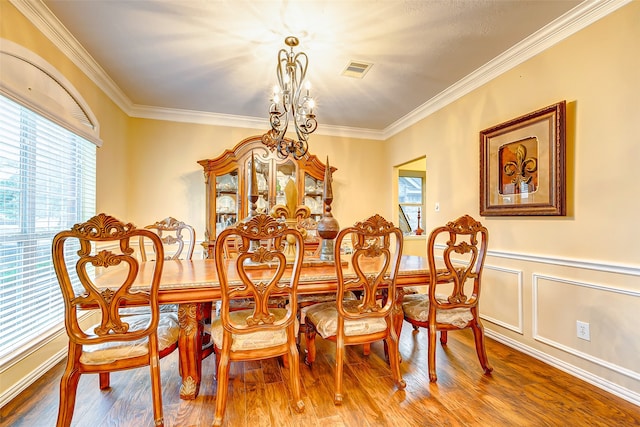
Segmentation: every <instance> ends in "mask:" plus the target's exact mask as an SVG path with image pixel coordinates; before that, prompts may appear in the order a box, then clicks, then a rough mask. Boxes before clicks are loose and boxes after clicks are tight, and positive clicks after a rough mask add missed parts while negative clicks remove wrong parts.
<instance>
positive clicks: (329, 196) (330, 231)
mask: <svg viewBox="0 0 640 427" xmlns="http://www.w3.org/2000/svg"><path fill="white" fill-rule="evenodd" d="M332 179H333V178H332V176H331V166H329V157H328V156H327V164H326V166H325V170H324V206H325V208H324V213H323V215H322V218H321V219H320V221H318V235H319V236H320V237H322V246H321V249H320V259H321V260H323V261H335V257H334V255H333V245H334V240H335V238H336V236H337V235H338V232H339V231H340V225H339V224H338V221H337V220H336V219H335V218H334V217H333V215H332V214H331V203H332V202H333V188H332V186H331V180H332Z"/></svg>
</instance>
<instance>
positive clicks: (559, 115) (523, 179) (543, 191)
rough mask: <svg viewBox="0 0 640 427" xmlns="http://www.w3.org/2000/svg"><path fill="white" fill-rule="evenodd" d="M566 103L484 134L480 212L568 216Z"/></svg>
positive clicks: (494, 128) (481, 213)
mask: <svg viewBox="0 0 640 427" xmlns="http://www.w3.org/2000/svg"><path fill="white" fill-rule="evenodd" d="M565 110H566V101H562V102H558V103H557V104H553V105H550V106H548V107H545V108H542V109H540V110H537V111H534V112H533V113H529V114H526V115H524V116H521V117H517V118H515V119H512V120H509V121H507V122H505V123H501V124H499V125H496V126H492V127H490V128H488V129H485V130H483V131H481V132H480V215H481V216H515V215H556V216H562V215H566V180H565V162H566V158H565V138H566V134H565V124H566V122H565V121H566V118H565Z"/></svg>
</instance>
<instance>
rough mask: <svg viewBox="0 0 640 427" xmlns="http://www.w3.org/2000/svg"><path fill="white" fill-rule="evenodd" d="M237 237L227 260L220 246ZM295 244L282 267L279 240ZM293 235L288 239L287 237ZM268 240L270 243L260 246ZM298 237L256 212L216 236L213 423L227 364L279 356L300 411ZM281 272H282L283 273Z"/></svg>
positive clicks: (221, 405)
mask: <svg viewBox="0 0 640 427" xmlns="http://www.w3.org/2000/svg"><path fill="white" fill-rule="evenodd" d="M236 238H239V240H240V242H241V243H240V244H239V245H238V256H237V257H235V258H233V259H232V260H229V259H228V258H226V256H225V254H224V248H225V246H226V245H227V244H228V242H227V241H228V240H229V239H236ZM287 238H289V239H290V242H291V241H292V242H293V245H295V258H294V260H293V262H292V263H291V264H289V265H287V260H286V257H285V253H284V243H285V240H286V239H287ZM291 239H293V240H291ZM265 241H268V242H270V244H268V245H265V244H260V243H261V242H263V243H264V242H265ZM303 250H304V247H303V237H302V235H301V234H300V232H299V231H298V230H296V229H293V228H287V225H286V224H285V223H284V222H279V221H277V220H276V219H275V218H273V217H271V216H269V215H264V214H260V215H256V216H254V217H252V218H251V219H248V220H246V221H243V222H239V223H237V224H236V225H234V226H231V227H228V228H226V229H224V230H223V231H222V232H221V233H220V235H219V236H218V238H217V239H216V247H215V250H214V256H215V260H216V268H217V271H218V278H219V281H220V291H221V296H222V297H221V299H222V304H221V307H220V314H219V317H217V318H215V319H214V320H213V321H212V323H211V335H212V337H213V343H214V351H215V353H216V372H217V380H218V386H217V396H216V413H215V419H214V425H216V426H219V425H222V420H223V417H224V411H225V407H226V403H227V393H228V387H229V363H230V362H235V361H243V360H256V359H266V358H271V357H278V356H285V357H286V360H287V363H288V366H289V381H290V389H291V393H292V395H293V402H294V409H295V410H296V411H298V412H301V411H303V410H304V402H303V401H302V397H301V384H300V362H299V355H298V348H297V346H296V335H297V332H298V327H299V325H298V322H297V317H296V311H297V307H298V305H297V301H296V299H297V295H296V290H297V287H298V281H299V278H300V269H301V267H302V261H303V257H304V253H303ZM285 272H286V274H285ZM274 296H284V297H286V298H287V299H288V300H289V302H290V304H288V305H287V307H286V308H277V307H272V306H271V305H270V304H269V300H270V299H271V298H272V297H274ZM236 298H241V299H249V300H251V303H252V304H251V308H248V309H245V310H231V301H232V300H234V299H236Z"/></svg>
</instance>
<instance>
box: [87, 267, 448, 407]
mask: <svg viewBox="0 0 640 427" xmlns="http://www.w3.org/2000/svg"><path fill="white" fill-rule="evenodd" d="M234 262H235V260H233V259H230V260H229V261H228V263H227V268H228V274H229V281H230V283H233V281H234V275H235V274H236V273H235V271H236V269H235V266H234V264H233V263H234ZM153 263H154V261H146V262H141V263H140V270H139V273H138V276H137V277H138V278H137V279H136V282H139V283H148V282H149V278H150V276H151V275H152V274H153V267H154V266H153ZM341 263H342V264H343V268H344V271H345V273H344V277H345V279H349V278H352V277H355V272H354V271H353V269H352V266H351V263H350V260H349V258H348V256H347V257H346V258H345V259H343V260H341ZM269 268H272V267H270V266H268V265H266V266H264V267H262V268H260V267H258V268H256V270H255V274H257V275H260V274H261V272H262V273H264V274H265V276H266V275H268V274H269V272H268V269H269ZM120 274H121V273H120ZM118 276H119V273H118V271H117V270H114V271H110V270H105V271H104V272H103V273H101V274H100V275H99V279H100V280H99V282H100V286H109V283H111V282H116V281H118V280H119V277H118ZM235 277H236V278H237V276H235ZM286 278H287V273H285V279H286ZM429 280H430V275H429V269H428V263H427V260H426V258H424V257H420V256H412V255H403V256H402V258H401V261H400V268H399V272H398V276H397V278H396V284H397V286H398V287H400V288H404V287H407V286H425V285H428V284H429ZM443 280H446V279H443ZM438 281H440V279H439V278H438ZM337 286H338V283H337V273H336V265H335V262H333V261H322V260H320V259H319V258H317V259H306V258H305V261H304V262H303V264H302V268H301V272H300V279H299V282H298V287H297V293H298V294H300V295H305V294H317V293H334V292H336V290H337ZM133 287H134V288H135V287H136V283H134V285H133ZM220 298H221V292H220V284H219V280H218V272H217V270H216V264H215V260H214V259H193V260H165V262H164V267H163V270H162V275H161V280H160V289H159V292H158V302H159V304H161V305H162V304H177V305H178V322H179V325H180V336H179V339H178V353H179V367H180V375H181V378H182V385H181V387H180V397H181V398H182V399H186V400H190V399H195V398H196V397H197V396H198V392H199V389H200V382H201V378H202V359H203V358H205V357H206V356H208V355H209V354H211V353H212V352H213V343H212V342H211V336H210V334H209V333H208V331H207V330H206V326H207V323H208V322H210V320H211V315H212V304H213V302H215V301H219V300H220ZM399 313H400V314H399V315H400V316H401V315H402V314H401V310H399ZM398 323H399V324H400V325H401V324H402V320H401V319H399V322H398ZM400 327H401V326H400ZM399 332H400V330H399V329H398V333H399Z"/></svg>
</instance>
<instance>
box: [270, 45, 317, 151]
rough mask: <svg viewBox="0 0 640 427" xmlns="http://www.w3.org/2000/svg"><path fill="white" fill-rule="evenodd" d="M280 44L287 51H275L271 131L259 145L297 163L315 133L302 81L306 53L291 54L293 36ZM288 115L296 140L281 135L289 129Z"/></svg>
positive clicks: (306, 85) (311, 103)
mask: <svg viewBox="0 0 640 427" xmlns="http://www.w3.org/2000/svg"><path fill="white" fill-rule="evenodd" d="M284 43H285V44H286V45H287V46H289V47H290V48H291V50H290V51H287V50H286V49H280V51H279V52H278V67H277V69H276V73H277V75H278V84H277V85H275V86H274V88H273V96H272V98H271V107H269V122H270V124H271V129H270V130H269V131H268V132H267V133H265V134H264V135H263V136H262V142H263V143H264V144H265V145H267V146H269V147H270V148H271V150H274V149H276V150H277V153H278V157H280V158H282V159H285V158H287V157H288V156H290V155H291V156H293V158H294V159H296V160H299V159H301V158H302V157H303V156H304V155H305V154H306V153H307V150H308V148H309V144H308V142H307V141H308V139H309V135H310V134H312V133H313V132H314V131H315V130H316V128H317V127H318V122H317V121H316V116H315V114H313V108H314V106H315V103H314V100H313V98H311V96H310V95H309V91H310V85H309V82H305V77H306V75H307V65H308V63H309V59H308V58H307V54H306V53H304V52H298V53H294V52H293V48H294V47H295V46H297V45H298V43H299V42H298V39H297V37H293V36H289V37H287V38H286V39H284ZM289 113H291V114H289ZM289 116H291V117H292V118H293V124H294V126H295V130H296V135H297V139H296V140H292V139H288V138H285V136H284V135H285V133H286V132H287V128H288V126H289Z"/></svg>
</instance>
